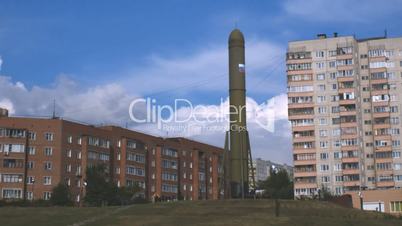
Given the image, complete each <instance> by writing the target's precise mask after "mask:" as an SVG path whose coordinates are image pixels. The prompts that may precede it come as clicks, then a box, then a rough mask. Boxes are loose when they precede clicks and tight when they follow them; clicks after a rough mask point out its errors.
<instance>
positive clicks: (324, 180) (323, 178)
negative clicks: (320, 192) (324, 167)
mask: <svg viewBox="0 0 402 226" xmlns="http://www.w3.org/2000/svg"><path fill="white" fill-rule="evenodd" d="M321 181H322V182H323V183H329V182H330V177H329V176H324V177H321Z"/></svg>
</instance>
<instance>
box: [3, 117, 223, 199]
mask: <svg viewBox="0 0 402 226" xmlns="http://www.w3.org/2000/svg"><path fill="white" fill-rule="evenodd" d="M222 154H223V149H221V148H218V147H214V146H211V145H207V144H204V143H200V142H196V141H193V140H189V139H185V138H167V139H164V138H161V137H155V136H151V135H147V134H143V133H139V132H135V131H132V130H128V129H124V128H121V127H116V126H103V127H94V126H90V125H84V124H81V123H76V122H72V121H67V120H63V119H58V118H54V119H39V118H18V117H8V116H6V115H4V114H3V115H2V116H1V117H0V190H1V194H0V195H1V196H0V197H1V199H27V200H33V199H35V200H38V199H44V200H48V199H50V197H51V193H52V189H53V187H55V186H56V185H58V184H59V183H64V184H66V185H67V186H69V187H70V190H71V193H72V195H73V197H74V199H75V201H76V202H77V203H80V202H81V200H82V197H84V196H85V183H84V182H85V181H86V170H87V168H88V167H91V166H94V165H97V164H104V165H105V166H106V168H107V171H108V173H109V175H110V178H109V179H110V180H113V181H114V182H115V183H116V185H117V186H119V187H120V186H130V185H133V184H134V183H136V184H139V185H140V186H141V187H142V188H143V192H142V195H143V196H144V197H145V198H146V199H148V200H151V199H152V197H154V196H158V197H161V198H163V199H171V200H173V199H179V198H180V199H185V200H199V199H217V198H218V193H219V192H218V190H219V186H218V185H219V181H220V178H219V177H220V174H219V173H218V169H219V161H218V159H219V158H220V156H221V155H222Z"/></svg>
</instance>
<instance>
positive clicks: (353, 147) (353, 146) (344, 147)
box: [341, 145, 359, 151]
mask: <svg viewBox="0 0 402 226" xmlns="http://www.w3.org/2000/svg"><path fill="white" fill-rule="evenodd" d="M357 149H359V146H358V145H351V146H341V151H354V150H357Z"/></svg>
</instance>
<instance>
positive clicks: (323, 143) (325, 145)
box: [320, 141, 328, 148]
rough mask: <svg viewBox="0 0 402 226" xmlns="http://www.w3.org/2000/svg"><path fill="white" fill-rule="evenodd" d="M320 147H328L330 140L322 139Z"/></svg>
mask: <svg viewBox="0 0 402 226" xmlns="http://www.w3.org/2000/svg"><path fill="white" fill-rule="evenodd" d="M320 148H328V141H320Z"/></svg>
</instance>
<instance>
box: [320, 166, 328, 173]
mask: <svg viewBox="0 0 402 226" xmlns="http://www.w3.org/2000/svg"><path fill="white" fill-rule="evenodd" d="M328 170H329V165H320V171H322V172H324V171H328Z"/></svg>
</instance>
